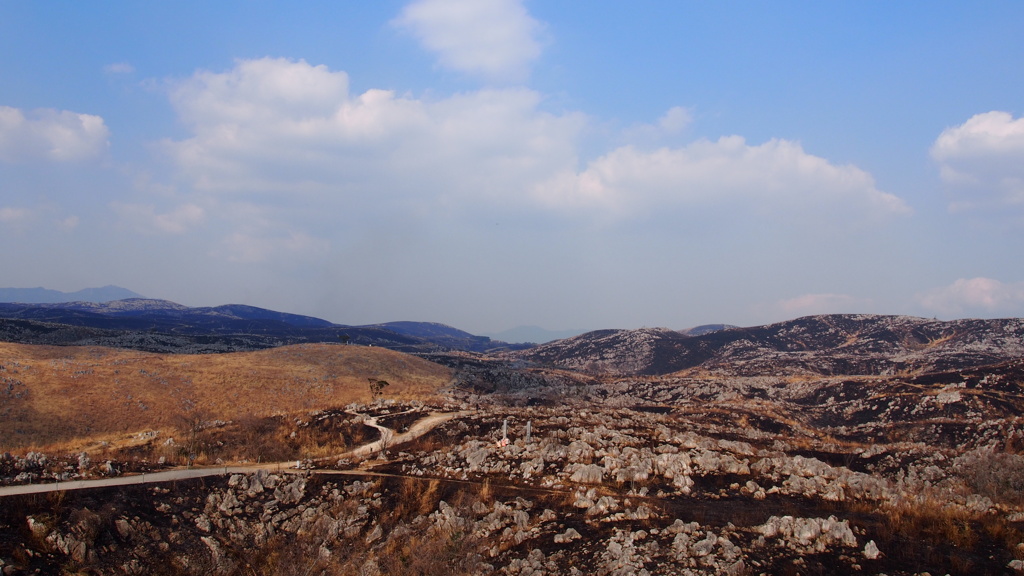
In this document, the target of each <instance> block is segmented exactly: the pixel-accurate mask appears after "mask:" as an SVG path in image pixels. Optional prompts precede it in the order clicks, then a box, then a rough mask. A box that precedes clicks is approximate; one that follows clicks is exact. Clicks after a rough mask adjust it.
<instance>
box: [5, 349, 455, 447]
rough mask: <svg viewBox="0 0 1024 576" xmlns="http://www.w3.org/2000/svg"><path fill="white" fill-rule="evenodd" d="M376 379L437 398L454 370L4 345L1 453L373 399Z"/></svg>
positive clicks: (277, 355)
mask: <svg viewBox="0 0 1024 576" xmlns="http://www.w3.org/2000/svg"><path fill="white" fill-rule="evenodd" d="M368 378H374V379H379V380H386V381H387V382H389V383H390V386H389V387H387V388H386V389H385V395H386V396H387V397H389V398H395V399H403V400H429V399H431V398H433V397H434V395H435V394H436V392H437V390H438V389H439V388H441V387H442V386H444V385H445V384H446V383H447V382H448V380H449V378H450V371H449V369H447V368H445V367H443V366H439V365H437V364H433V363H431V362H428V361H426V360H422V359H420V358H416V357H414V356H409V355H406V354H402V353H400V352H395V351H392V350H387V349H383V348H377V347H364V346H342V345H330V344H302V345H296V346H285V347H281V348H274V349H270V350H261V351H257V352H239V353H233V354H208V355H172V354H150V353H145V352H136V351H131V350H122V349H113V348H101V347H63V346H60V347H57V346H31V345H22V344H12V343H0V452H2V451H4V450H13V449H20V448H24V447H27V446H46V445H49V446H54V447H56V446H65V445H66V446H67V447H68V448H70V447H72V446H76V445H79V444H81V443H82V442H85V441H87V440H88V441H96V440H99V439H106V438H116V437H123V436H124V435H125V434H134V433H137V432H140V431H144V430H155V429H161V428H164V429H166V428H170V427H177V428H179V429H180V428H181V426H182V425H183V422H187V421H189V420H196V419H202V420H235V419H239V418H245V417H252V416H255V417H262V416H270V415H274V414H288V413H293V412H296V411H303V412H309V411H311V410H318V409H324V408H329V407H338V406H344V405H346V404H348V403H351V402H367V401H369V400H370V390H369V386H368V382H367V379H368Z"/></svg>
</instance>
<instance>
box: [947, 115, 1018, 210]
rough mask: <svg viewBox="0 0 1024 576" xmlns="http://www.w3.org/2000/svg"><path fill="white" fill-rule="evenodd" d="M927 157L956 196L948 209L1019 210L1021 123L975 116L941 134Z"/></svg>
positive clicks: (1000, 118)
mask: <svg viewBox="0 0 1024 576" xmlns="http://www.w3.org/2000/svg"><path fill="white" fill-rule="evenodd" d="M931 154H932V158H933V159H934V160H935V161H936V162H938V163H939V168H940V174H941V176H942V179H943V181H945V182H946V183H947V184H948V185H949V186H950V187H951V188H952V189H953V190H954V191H955V192H956V194H957V199H956V200H955V201H954V202H953V203H952V205H951V208H954V209H965V208H972V207H977V206H985V205H1003V204H1024V118H1018V119H1016V120H1015V119H1014V118H1013V116H1012V115H1010V114H1009V113H1007V112H986V113H984V114H977V115H975V116H972V117H971V118H970V119H969V120H967V122H964V123H963V124H961V125H959V126H954V127H952V128H947V129H946V130H944V131H943V132H942V134H941V135H940V136H939V137H938V139H937V140H936V141H935V144H934V145H933V146H932V149H931Z"/></svg>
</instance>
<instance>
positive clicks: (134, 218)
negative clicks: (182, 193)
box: [111, 202, 206, 234]
mask: <svg viewBox="0 0 1024 576" xmlns="http://www.w3.org/2000/svg"><path fill="white" fill-rule="evenodd" d="M111 207H112V208H113V209H114V211H115V212H117V213H118V214H119V215H120V216H121V218H122V219H123V220H125V221H126V222H127V223H128V224H129V225H130V226H132V227H133V228H135V229H136V230H139V231H140V232H145V233H152V232H159V233H164V234H183V233H185V232H187V231H188V230H190V229H192V228H194V227H195V226H197V225H199V224H200V223H202V222H203V220H204V219H205V218H206V211H205V210H203V209H202V208H200V207H199V206H196V205H195V204H183V205H181V206H178V207H177V208H175V209H173V210H171V211H169V212H164V213H157V211H156V207H154V206H148V205H142V204H122V203H119V202H115V203H113V204H112V205H111Z"/></svg>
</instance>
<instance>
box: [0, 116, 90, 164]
mask: <svg viewBox="0 0 1024 576" xmlns="http://www.w3.org/2000/svg"><path fill="white" fill-rule="evenodd" d="M109 136H110V132H109V131H108V130H107V127H106V125H105V124H104V122H103V118H101V117H99V116H93V115H91V114H78V113H76V112H69V111H67V110H50V109H41V110H35V111H33V112H31V113H29V114H28V115H26V114H25V113H24V112H22V111H21V110H19V109H17V108H11V107H10V106H0V161H5V162H22V161H31V160H49V161H54V162H73V161H80V160H86V159H89V158H94V157H96V156H99V155H100V154H102V153H103V152H104V151H105V150H106V149H107V147H108V141H107V139H108V138H109Z"/></svg>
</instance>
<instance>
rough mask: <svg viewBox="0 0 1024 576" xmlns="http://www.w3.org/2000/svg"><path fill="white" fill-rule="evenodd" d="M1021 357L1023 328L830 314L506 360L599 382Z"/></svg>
mask: <svg viewBox="0 0 1024 576" xmlns="http://www.w3.org/2000/svg"><path fill="white" fill-rule="evenodd" d="M1022 355H1024V319H1020V318H1012V319H1001V320H954V321H948V322H943V321H938V320H927V319H924V318H914V317H910V316H877V315H867V314H832V315H824V316H807V317H804V318H798V319H796V320H790V321H787V322H780V323H777V324H770V325H767V326H756V327H751V328H730V329H725V330H718V331H714V332H710V333H707V334H701V335H698V336H689V335H688V334H685V333H682V332H676V331H673V330H669V329H667V328H644V329H640V330H599V331H596V332H589V333H587V334H582V335H580V336H576V337H574V338H568V339H565V340H559V341H556V342H551V343H548V344H545V345H542V346H538V347H535V348H530V349H527V350H523V351H519V352H513V353H511V354H510V355H509V357H512V358H516V359H520V360H528V361H530V362H534V363H537V364H541V365H550V366H555V367H560V368H567V369H572V370H582V371H588V372H595V373H603V374H616V375H626V374H637V375H661V374H670V373H673V372H680V371H699V372H700V373H717V374H731V375H740V376H758V375H766V374H775V375H780V374H814V375H843V374H845V375H858V374H878V375H891V374H896V373H902V372H930V371H934V370H951V369H957V368H962V367H969V366H982V365H985V364H992V363H996V362H999V361H1002V360H1005V359H1008V358H1016V357H1020V356H1022Z"/></svg>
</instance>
